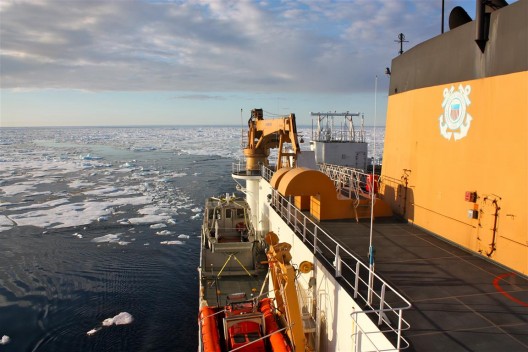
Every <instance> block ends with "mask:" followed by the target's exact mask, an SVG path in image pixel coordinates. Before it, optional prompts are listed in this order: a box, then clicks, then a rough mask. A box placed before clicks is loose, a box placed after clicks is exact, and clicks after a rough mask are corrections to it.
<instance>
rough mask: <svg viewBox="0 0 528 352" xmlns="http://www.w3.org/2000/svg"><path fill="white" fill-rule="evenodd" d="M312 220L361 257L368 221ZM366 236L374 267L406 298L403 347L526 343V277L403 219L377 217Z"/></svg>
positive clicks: (515, 346) (520, 347)
mask: <svg viewBox="0 0 528 352" xmlns="http://www.w3.org/2000/svg"><path fill="white" fill-rule="evenodd" d="M318 225H319V226H320V227H321V228H322V229H324V230H325V231H326V232H327V233H329V234H332V236H333V237H334V239H335V240H336V241H337V242H338V243H340V244H341V245H342V246H343V247H344V248H346V249H348V250H349V251H350V252H351V253H355V254H356V255H357V257H358V258H360V259H362V260H363V261H364V262H368V258H367V254H368V249H369V238H370V222H368V223H362V222H360V223H356V222H355V221H323V222H318ZM373 244H374V248H375V251H376V252H375V271H376V273H377V274H378V275H380V276H382V277H383V278H384V279H385V280H386V281H387V282H389V283H390V284H391V285H392V286H393V287H395V288H396V289H397V290H398V291H399V292H400V293H401V294H402V295H404V296H405V297H406V298H407V299H408V300H409V301H410V302H411V303H412V307H411V308H410V309H409V310H406V311H405V312H404V317H405V319H406V320H407V322H409V324H410V326H411V327H410V329H409V330H407V331H405V332H404V334H403V336H404V337H405V338H406V339H407V340H408V341H409V342H410V348H409V350H416V351H499V350H501V351H526V350H528V279H527V278H526V277H524V276H521V275H518V274H515V273H513V272H511V271H509V270H508V269H505V268H503V267H501V266H498V265H496V264H493V263H492V262H490V261H488V260H486V259H485V258H483V257H480V256H477V255H473V254H471V253H469V252H467V251H465V250H463V249H461V248H459V247H456V246H454V245H452V244H450V243H448V242H446V241H444V240H441V239H440V238H438V237H436V236H433V235H431V234H429V233H427V232H426V231H424V230H422V229H421V228H419V227H417V226H414V225H412V224H409V223H402V222H397V221H386V220H383V221H380V222H376V223H375V224H374V227H373Z"/></svg>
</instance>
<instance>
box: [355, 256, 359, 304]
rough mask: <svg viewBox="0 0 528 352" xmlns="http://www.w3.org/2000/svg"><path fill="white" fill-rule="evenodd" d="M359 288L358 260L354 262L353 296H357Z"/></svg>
mask: <svg viewBox="0 0 528 352" xmlns="http://www.w3.org/2000/svg"><path fill="white" fill-rule="evenodd" d="M358 290H359V262H356V275H355V278H354V298H357V296H358Z"/></svg>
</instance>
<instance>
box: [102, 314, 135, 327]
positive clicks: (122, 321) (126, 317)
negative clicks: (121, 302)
mask: <svg viewBox="0 0 528 352" xmlns="http://www.w3.org/2000/svg"><path fill="white" fill-rule="evenodd" d="M133 321H134V318H133V317H132V315H131V314H130V313H127V312H121V313H119V314H118V315H116V316H115V317H113V318H107V319H105V320H103V326H110V325H114V324H115V325H126V324H130V323H132V322H133Z"/></svg>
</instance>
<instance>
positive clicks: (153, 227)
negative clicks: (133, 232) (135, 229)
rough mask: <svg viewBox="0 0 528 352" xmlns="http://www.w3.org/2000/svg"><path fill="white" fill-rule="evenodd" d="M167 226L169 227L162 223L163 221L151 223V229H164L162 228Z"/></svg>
mask: <svg viewBox="0 0 528 352" xmlns="http://www.w3.org/2000/svg"><path fill="white" fill-rule="evenodd" d="M165 227H167V225H165V224H162V223H159V224H152V225H150V228H151V229H162V228H165Z"/></svg>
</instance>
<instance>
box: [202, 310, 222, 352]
mask: <svg viewBox="0 0 528 352" xmlns="http://www.w3.org/2000/svg"><path fill="white" fill-rule="evenodd" d="M214 313H215V308H213V307H203V308H202V309H200V318H199V321H198V324H200V325H201V332H202V343H203V350H204V352H217V351H221V348H220V336H219V334H218V325H217V323H216V316H215V315H214Z"/></svg>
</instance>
